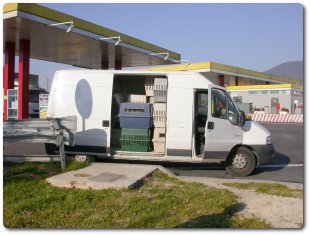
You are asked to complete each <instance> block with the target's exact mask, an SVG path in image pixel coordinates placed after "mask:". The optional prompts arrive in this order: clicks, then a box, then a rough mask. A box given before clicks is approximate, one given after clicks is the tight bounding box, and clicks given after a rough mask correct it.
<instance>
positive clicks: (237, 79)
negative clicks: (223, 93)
mask: <svg viewBox="0 0 310 235" xmlns="http://www.w3.org/2000/svg"><path fill="white" fill-rule="evenodd" d="M235 86H239V77H238V76H235Z"/></svg>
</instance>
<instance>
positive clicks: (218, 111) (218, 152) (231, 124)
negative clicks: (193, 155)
mask: <svg viewBox="0 0 310 235" xmlns="http://www.w3.org/2000/svg"><path fill="white" fill-rule="evenodd" d="M208 100H209V101H208V110H209V111H208V114H207V115H208V117H207V121H206V127H205V128H206V129H205V149H204V158H205V159H217V160H219V159H220V160H221V159H222V160H225V159H226V157H227V155H228V153H229V152H230V150H231V149H232V148H233V147H234V146H236V145H237V144H241V143H242V134H243V131H242V129H241V127H240V126H239V112H238V109H237V108H236V106H235V105H234V103H233V101H232V99H231V98H230V96H229V95H228V93H227V92H226V90H225V89H224V88H223V87H219V86H215V85H209V90H208Z"/></svg>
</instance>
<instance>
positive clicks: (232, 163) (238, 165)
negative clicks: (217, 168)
mask: <svg viewBox="0 0 310 235" xmlns="http://www.w3.org/2000/svg"><path fill="white" fill-rule="evenodd" d="M254 168H255V156H254V154H253V152H252V151H251V150H250V149H248V148H246V147H240V148H238V149H237V150H236V151H235V152H234V153H233V154H232V155H231V156H230V157H229V158H228V159H227V160H226V162H225V169H226V170H227V171H228V172H229V174H231V175H232V176H236V177H244V176H248V175H250V174H251V173H252V172H253V170H254Z"/></svg>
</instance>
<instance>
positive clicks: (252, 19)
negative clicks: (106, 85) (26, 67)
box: [30, 3, 303, 87]
mask: <svg viewBox="0 0 310 235" xmlns="http://www.w3.org/2000/svg"><path fill="white" fill-rule="evenodd" d="M42 5H43V6H46V7H49V8H52V9H55V10H58V11H60V12H64V13H67V14H70V15H73V16H76V17H78V18H81V19H83V20H87V21H90V22H92V23H96V24H99V25H102V26H104V27H107V28H110V29H113V30H116V31H119V32H121V33H125V34H128V35H130V36H133V37H136V38H138V39H141V40H144V41H147V42H150V43H153V44H155V45H158V46H161V47H163V48H166V49H170V50H172V51H175V52H178V53H180V54H181V55H182V59H187V60H190V61H191V62H192V63H193V62H202V61H213V62H217V63H222V64H227V65H232V66H238V67H243V68H247V69H252V70H257V71H265V70H267V69H270V68H272V67H274V66H276V65H278V64H280V63H283V62H287V61H296V60H303V6H302V5H300V4H210V3H204V4H180V3H179V4H176V3H175V4H163V3H157V4H141V3H140V4H107V3H96V4H73V3H70V4H42ZM64 68H70V67H69V66H65V65H59V64H54V63H52V64H51V63H47V62H40V61H36V60H32V61H31V68H30V72H31V73H33V74H39V76H40V79H41V86H43V87H44V86H46V84H44V83H45V82H44V80H46V79H47V78H50V77H52V76H53V74H54V72H55V70H57V69H64ZM71 68H72V67H71Z"/></svg>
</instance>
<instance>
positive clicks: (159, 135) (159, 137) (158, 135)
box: [153, 127, 166, 142]
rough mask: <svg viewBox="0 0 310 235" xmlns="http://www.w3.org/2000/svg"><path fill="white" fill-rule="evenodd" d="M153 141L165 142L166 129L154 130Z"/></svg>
mask: <svg viewBox="0 0 310 235" xmlns="http://www.w3.org/2000/svg"><path fill="white" fill-rule="evenodd" d="M153 140H154V141H161V142H165V141H166V128H163V127H160V128H154V134H153Z"/></svg>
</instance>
